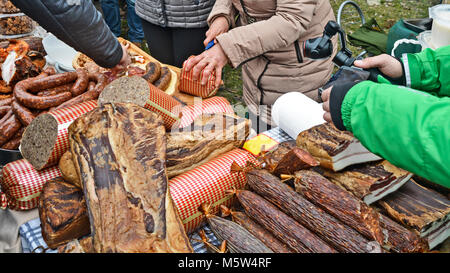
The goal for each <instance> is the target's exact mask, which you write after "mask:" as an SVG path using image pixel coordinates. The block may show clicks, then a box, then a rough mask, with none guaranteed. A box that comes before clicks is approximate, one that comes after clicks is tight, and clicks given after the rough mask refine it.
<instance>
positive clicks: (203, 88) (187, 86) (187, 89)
mask: <svg viewBox="0 0 450 273" xmlns="http://www.w3.org/2000/svg"><path fill="white" fill-rule="evenodd" d="M193 57H194V56H191V57H189V58H188V59H187V60H186V61H184V63H183V69H181V75H180V84H179V85H178V90H180V92H183V93H186V94H190V95H193V96H196V97H201V98H208V97H211V96H214V95H215V94H216V93H217V90H218V89H219V88H218V86H216V84H215V82H216V72H215V71H213V72H212V73H211V74H210V75H209V78H208V81H207V82H206V84H205V85H202V84H201V81H202V76H203V70H202V72H201V74H200V75H201V76H200V79H199V80H196V81H195V80H194V79H193V70H192V69H191V70H190V71H186V70H185V69H184V67H185V66H186V64H187V63H188V62H189V60H190V59H191V58H193Z"/></svg>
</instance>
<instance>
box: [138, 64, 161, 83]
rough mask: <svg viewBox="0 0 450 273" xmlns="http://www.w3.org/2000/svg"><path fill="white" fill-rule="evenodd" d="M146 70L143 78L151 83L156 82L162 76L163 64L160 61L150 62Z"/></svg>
mask: <svg viewBox="0 0 450 273" xmlns="http://www.w3.org/2000/svg"><path fill="white" fill-rule="evenodd" d="M146 70H147V71H146V72H145V74H144V76H142V78H144V79H145V80H147V82H149V83H152V84H153V83H154V82H155V81H156V80H157V79H159V77H160V76H161V64H159V63H158V62H149V63H148V64H147V66H146Z"/></svg>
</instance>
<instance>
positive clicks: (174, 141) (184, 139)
mask: <svg viewBox="0 0 450 273" xmlns="http://www.w3.org/2000/svg"><path fill="white" fill-rule="evenodd" d="M249 134H250V120H248V119H245V118H240V117H239V116H236V115H233V114H226V113H217V114H205V115H201V116H199V117H197V118H196V119H195V120H194V122H193V123H191V124H190V125H189V126H187V127H183V128H180V129H179V130H175V129H173V130H171V131H170V132H168V133H167V150H166V153H167V156H166V157H167V162H166V164H167V165H166V167H167V175H168V176H169V178H172V177H174V176H177V175H179V174H182V173H185V172H187V171H190V170H192V169H194V168H196V167H198V166H200V165H202V164H204V163H206V162H208V161H210V160H211V159H213V158H216V157H218V156H219V155H222V154H225V153H227V152H229V151H231V150H233V149H236V148H241V147H242V145H243V144H244V142H245V140H246V139H247V137H248V135H249Z"/></svg>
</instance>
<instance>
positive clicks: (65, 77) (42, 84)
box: [27, 71, 78, 93]
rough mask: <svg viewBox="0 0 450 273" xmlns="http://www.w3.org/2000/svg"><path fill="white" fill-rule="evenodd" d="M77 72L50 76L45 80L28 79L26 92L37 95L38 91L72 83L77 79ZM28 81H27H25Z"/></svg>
mask: <svg viewBox="0 0 450 273" xmlns="http://www.w3.org/2000/svg"><path fill="white" fill-rule="evenodd" d="M77 77H78V76H77V72H75V71H73V72H65V73H60V74H55V75H51V76H48V77H45V78H37V79H36V77H35V78H29V80H30V85H29V87H28V91H30V92H32V93H37V92H38V91H41V90H44V89H48V88H53V87H56V86H60V85H64V84H66V83H70V82H74V81H75V80H76V79H77ZM27 80H28V79H27Z"/></svg>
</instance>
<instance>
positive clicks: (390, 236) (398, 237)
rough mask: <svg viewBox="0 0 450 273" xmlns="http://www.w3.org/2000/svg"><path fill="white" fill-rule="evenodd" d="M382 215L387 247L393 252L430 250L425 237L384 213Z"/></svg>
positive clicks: (381, 220) (381, 219) (381, 222)
mask: <svg viewBox="0 0 450 273" xmlns="http://www.w3.org/2000/svg"><path fill="white" fill-rule="evenodd" d="M379 215H380V224H381V228H382V229H383V233H384V235H385V244H384V245H385V247H387V248H388V249H389V250H390V251H391V252H397V253H412V252H425V251H428V244H427V242H426V240H425V239H423V238H420V237H419V235H418V234H417V233H416V232H414V231H411V230H409V229H407V228H405V227H404V226H402V225H400V224H399V223H397V222H395V221H394V220H392V219H390V218H389V217H387V216H384V215H383V214H379Z"/></svg>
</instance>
